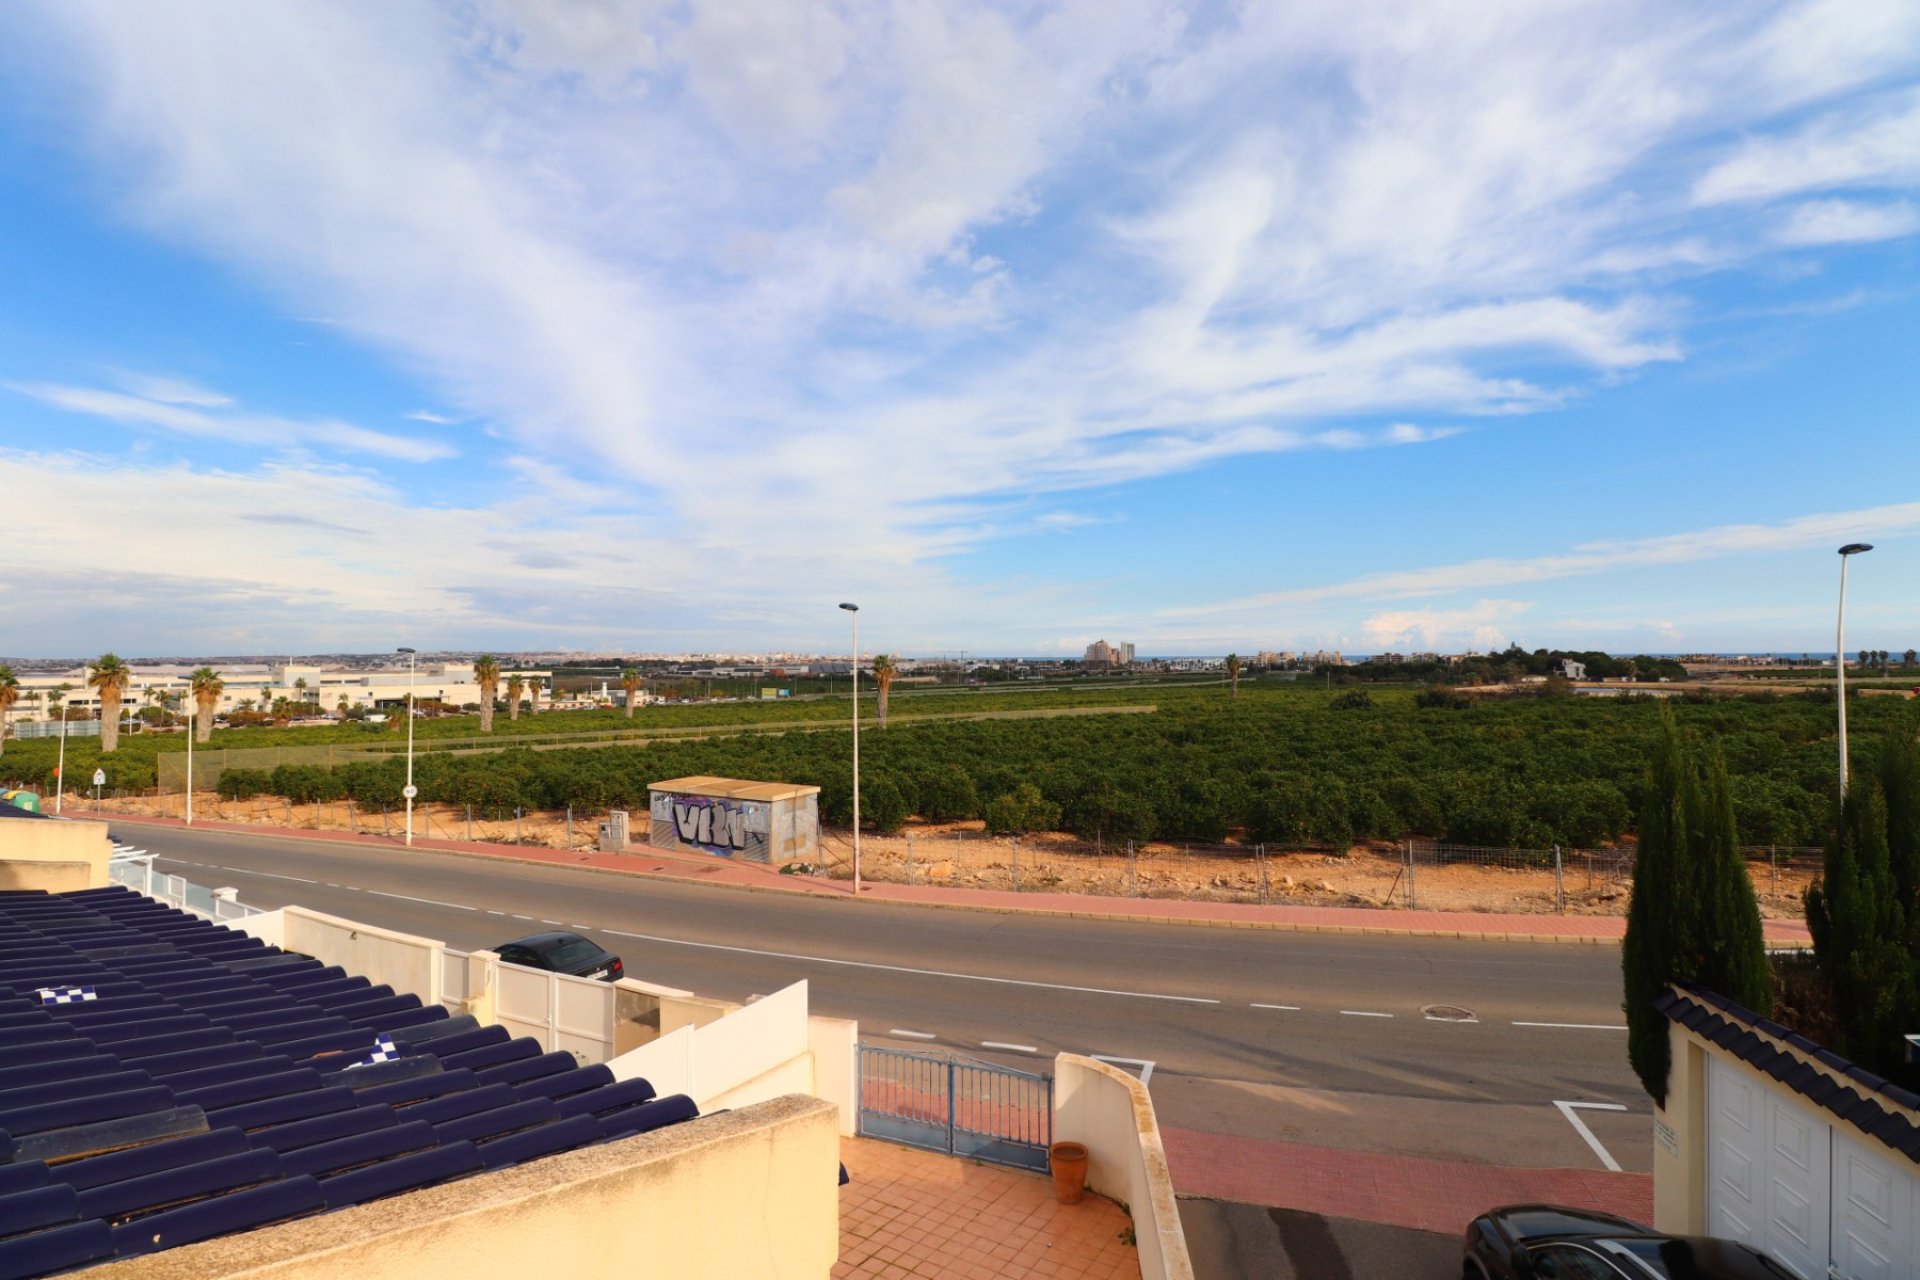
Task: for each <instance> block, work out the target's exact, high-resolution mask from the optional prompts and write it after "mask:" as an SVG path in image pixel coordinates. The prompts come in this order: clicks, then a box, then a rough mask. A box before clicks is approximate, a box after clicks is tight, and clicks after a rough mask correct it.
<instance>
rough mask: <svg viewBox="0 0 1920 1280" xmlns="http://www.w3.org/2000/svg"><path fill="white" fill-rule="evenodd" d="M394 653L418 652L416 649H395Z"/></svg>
mask: <svg viewBox="0 0 1920 1280" xmlns="http://www.w3.org/2000/svg"><path fill="white" fill-rule="evenodd" d="M394 652H395V653H418V652H420V651H419V650H418V649H395V650H394Z"/></svg>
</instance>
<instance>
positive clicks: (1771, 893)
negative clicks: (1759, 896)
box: [1767, 844, 1780, 898]
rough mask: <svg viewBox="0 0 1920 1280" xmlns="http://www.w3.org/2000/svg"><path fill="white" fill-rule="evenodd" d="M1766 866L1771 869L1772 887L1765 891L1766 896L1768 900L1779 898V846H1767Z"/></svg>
mask: <svg viewBox="0 0 1920 1280" xmlns="http://www.w3.org/2000/svg"><path fill="white" fill-rule="evenodd" d="M1767 865H1768V866H1769V867H1771V868H1772V869H1773V876H1772V887H1771V888H1769V889H1768V890H1767V896H1768V897H1770V898H1777V897H1779V896H1780V846H1779V845H1777V844H1772V845H1768V846H1767Z"/></svg>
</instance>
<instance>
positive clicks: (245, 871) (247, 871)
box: [188, 862, 320, 884]
mask: <svg viewBox="0 0 1920 1280" xmlns="http://www.w3.org/2000/svg"><path fill="white" fill-rule="evenodd" d="M188 865H189V866H193V865H198V866H199V867H200V868H201V870H203V871H231V872H232V873H233V874H235V875H241V876H259V877H260V878H261V879H263V880H291V881H293V882H294V883H295V884H319V883H320V882H319V881H318V880H309V879H307V878H306V877H305V876H283V875H279V874H276V873H275V872H272V871H255V870H253V868H251V867H222V866H219V865H216V864H214V863H210V862H203V863H198V864H193V863H189V864H188Z"/></svg>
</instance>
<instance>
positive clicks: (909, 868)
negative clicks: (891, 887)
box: [907, 831, 913, 884]
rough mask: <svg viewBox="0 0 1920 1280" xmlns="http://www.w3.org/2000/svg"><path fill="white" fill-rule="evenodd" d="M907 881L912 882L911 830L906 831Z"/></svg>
mask: <svg viewBox="0 0 1920 1280" xmlns="http://www.w3.org/2000/svg"><path fill="white" fill-rule="evenodd" d="M907 883H908V884H912V883H913V832H911V831H909V832H907Z"/></svg>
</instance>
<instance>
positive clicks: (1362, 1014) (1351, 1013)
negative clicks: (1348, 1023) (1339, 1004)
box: [1340, 1009, 1393, 1018]
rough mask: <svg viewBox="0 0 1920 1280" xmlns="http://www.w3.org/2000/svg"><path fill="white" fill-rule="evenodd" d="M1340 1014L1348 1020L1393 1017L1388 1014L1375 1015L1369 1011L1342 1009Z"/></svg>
mask: <svg viewBox="0 0 1920 1280" xmlns="http://www.w3.org/2000/svg"><path fill="white" fill-rule="evenodd" d="M1340 1012H1341V1013H1344V1014H1345V1015H1346V1016H1347V1017H1349V1018H1391V1017H1392V1016H1393V1015H1392V1014H1390V1013H1375V1012H1374V1011H1373V1010H1371V1009H1342V1010H1341V1011H1340Z"/></svg>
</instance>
